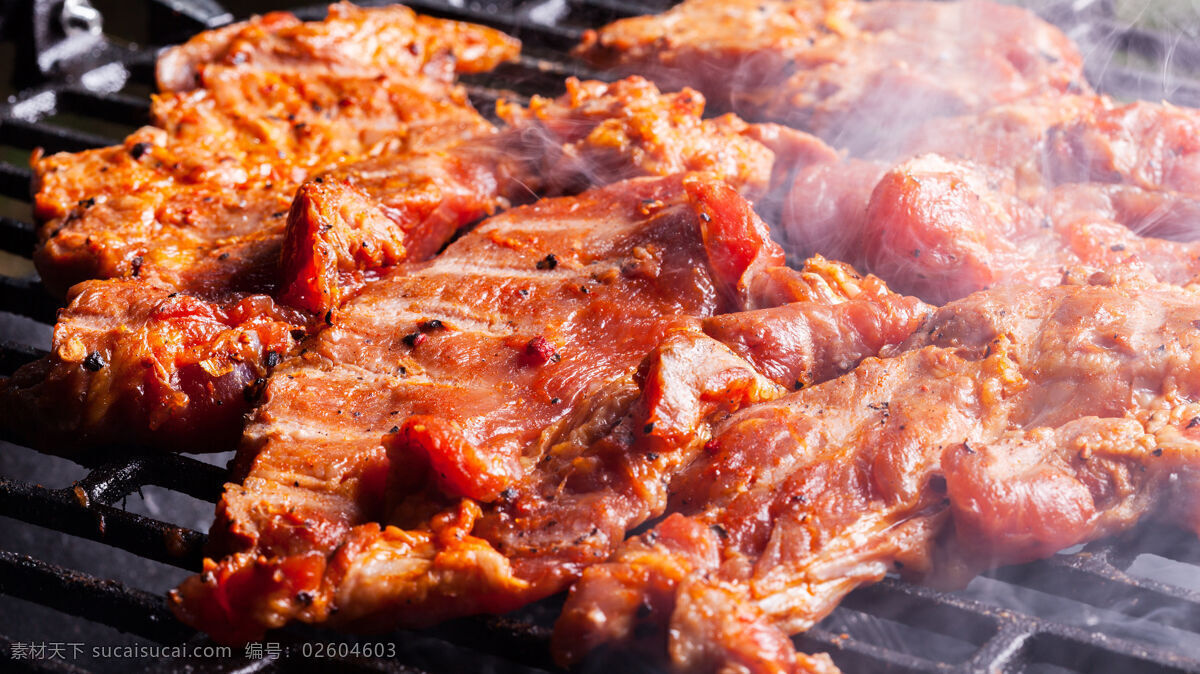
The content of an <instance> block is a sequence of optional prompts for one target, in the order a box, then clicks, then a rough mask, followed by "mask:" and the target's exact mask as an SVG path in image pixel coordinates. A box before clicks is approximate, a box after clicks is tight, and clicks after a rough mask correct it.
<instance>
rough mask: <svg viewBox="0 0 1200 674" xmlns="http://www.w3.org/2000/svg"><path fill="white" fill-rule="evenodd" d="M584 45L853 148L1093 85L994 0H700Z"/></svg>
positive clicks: (633, 68) (598, 60)
mask: <svg viewBox="0 0 1200 674" xmlns="http://www.w3.org/2000/svg"><path fill="white" fill-rule="evenodd" d="M578 53H579V54H580V55H581V56H582V57H583V58H585V59H587V60H588V61H590V62H591V63H593V64H594V65H598V66H601V67H609V68H614V69H616V70H618V71H621V72H638V73H641V74H644V75H646V76H648V77H650V78H651V79H653V80H655V81H657V82H658V83H659V84H660V85H662V86H664V87H667V88H679V87H682V86H691V87H694V88H696V89H698V90H699V91H700V92H702V93H703V94H704V95H705V96H707V97H708V98H709V100H711V101H712V102H713V103H714V104H715V105H718V106H720V107H722V108H724V109H728V110H731V111H733V112H736V113H738V114H739V115H741V116H742V117H744V118H746V119H748V120H750V121H771V122H779V123H782V124H787V125H789V126H794V127H796V128H799V129H804V130H806V131H810V132H812V133H815V134H816V135H818V136H820V137H821V138H823V139H825V140H826V141H827V142H829V143H831V144H832V145H834V146H836V147H842V148H847V149H849V150H850V151H851V153H853V154H859V153H866V152H871V151H874V150H876V149H877V148H878V146H880V145H885V146H893V147H894V146H897V145H899V144H902V142H903V139H904V137H905V136H906V134H907V133H908V132H909V131H911V130H913V129H914V128H916V127H917V126H919V125H921V124H923V123H924V122H925V121H926V120H927V119H929V118H930V117H945V116H953V115H961V114H964V113H967V112H977V111H981V110H985V109H987V108H989V107H992V106H994V105H997V104H1001V103H1006V102H1011V101H1015V100H1019V99H1023V98H1027V97H1031V96H1037V95H1042V94H1051V93H1065V92H1069V91H1084V90H1087V88H1088V87H1087V84H1086V81H1085V79H1084V77H1083V73H1082V67H1081V66H1082V59H1081V57H1080V55H1079V53H1078V51H1077V49H1076V48H1075V46H1074V45H1073V44H1072V43H1071V42H1070V40H1068V39H1067V37H1066V36H1065V35H1063V34H1062V33H1061V32H1060V31H1059V30H1058V29H1057V28H1055V27H1053V26H1051V25H1050V24H1048V23H1046V22H1044V21H1042V20H1040V19H1038V18H1037V17H1036V16H1034V15H1033V14H1032V13H1031V12H1028V11H1026V10H1023V9H1019V8H1014V7H1008V6H1004V5H999V4H995V3H990V2H974V1H968V2H953V3H931V2H905V1H886V2H847V1H837V0H834V1H821V0H790V1H780V0H773V1H768V2H758V1H757V0H753V1H751V0H739V1H737V2H725V1H723V0H689V1H688V2H684V3H682V4H680V5H678V6H676V7H674V8H672V9H670V10H668V11H667V12H664V13H663V14H660V15H657V16H645V17H636V18H631V19H623V20H620V21H617V22H615V23H613V24H610V25H609V26H606V27H604V28H602V29H600V30H599V31H590V32H588V33H587V34H585V37H584V41H583V43H582V44H581V45H580V47H579V49H578Z"/></svg>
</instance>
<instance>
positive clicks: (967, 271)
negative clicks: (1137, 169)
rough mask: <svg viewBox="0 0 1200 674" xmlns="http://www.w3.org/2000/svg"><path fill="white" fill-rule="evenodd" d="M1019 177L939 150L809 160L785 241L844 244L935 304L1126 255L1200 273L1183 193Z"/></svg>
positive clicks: (847, 251) (843, 250)
mask: <svg viewBox="0 0 1200 674" xmlns="http://www.w3.org/2000/svg"><path fill="white" fill-rule="evenodd" d="M1019 181H1020V175H1019V172H1013V171H1011V170H1010V169H1009V168H1006V167H995V166H986V165H982V164H977V163H974V162H970V161H962V160H950V159H947V158H945V157H942V156H939V155H921V156H918V157H915V158H913V159H910V160H908V161H904V162H901V163H899V164H897V165H895V166H893V167H892V168H890V169H886V170H885V169H883V168H882V167H881V164H879V163H874V162H870V163H868V162H861V161H853V160H852V161H851V162H848V163H846V164H843V165H827V166H817V167H813V168H810V169H809V170H807V171H805V172H802V173H801V174H800V176H799V177H798V178H797V181H796V183H795V184H794V185H793V191H792V194H791V196H790V208H789V209H788V211H787V218H788V219H787V220H786V222H785V227H786V230H787V232H788V235H787V241H788V245H789V248H791V249H792V250H796V251H799V252H805V251H807V250H809V249H812V248H815V249H818V250H830V251H831V252H832V253H835V254H841V255H842V256H843V257H845V258H846V259H848V260H849V261H850V262H852V263H853V264H855V265H856V266H858V267H859V268H861V269H864V270H866V271H869V272H871V273H873V274H877V275H879V276H880V277H881V278H882V279H883V280H885V281H886V282H887V283H888V284H889V285H890V286H892V287H894V288H896V289H897V290H899V291H901V292H904V293H912V294H914V295H917V296H919V297H921V298H923V299H925V300H926V301H929V302H934V303H942V302H946V301H948V300H953V299H957V298H960V297H963V296H965V295H967V294H969V293H971V292H975V291H977V290H982V289H985V288H989V287H992V286H995V285H999V284H1008V283H1022V284H1034V285H1042V286H1053V285H1055V284H1057V283H1058V282H1059V280H1060V279H1061V277H1062V275H1063V273H1064V272H1067V271H1069V270H1073V269H1077V268H1084V269H1087V270H1091V271H1095V270H1100V269H1107V268H1111V267H1114V266H1133V267H1139V268H1143V269H1146V270H1148V271H1150V272H1151V273H1153V274H1154V275H1155V276H1156V277H1157V278H1158V279H1159V280H1161V281H1165V282H1170V283H1184V282H1187V281H1188V280H1190V279H1191V278H1192V277H1193V276H1195V275H1196V273H1197V272H1200V243H1198V242H1197V241H1195V238H1196V237H1195V233H1194V232H1193V231H1191V230H1193V229H1194V227H1192V226H1191V225H1190V223H1191V222H1192V221H1191V217H1192V215H1193V214H1194V213H1195V212H1196V210H1195V204H1194V203H1193V201H1192V200H1191V199H1190V198H1188V197H1186V196H1184V195H1180V194H1178V193H1173V192H1154V191H1148V190H1144V189H1142V188H1140V187H1135V186H1131V185H1105V184H1095V183H1088V184H1067V185H1062V186H1059V187H1053V186H1044V185H1038V186H1036V187H1034V186H1031V185H1025V186H1021V185H1019ZM868 190H869V196H864V195H867V194H868ZM815 200H824V202H821V201H815Z"/></svg>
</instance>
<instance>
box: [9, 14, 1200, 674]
mask: <svg viewBox="0 0 1200 674" xmlns="http://www.w3.org/2000/svg"><path fill="white" fill-rule="evenodd" d="M470 2H471V0H468V4H465V5H463V4H462V3H461V2H453V1H451V2H448V3H446V4H442V3H440V2H437V1H436V0H414V1H411V2H410V3H409V4H410V5H412V6H413V7H414V8H415V9H417V10H418V11H422V12H425V13H429V14H433V15H437V16H442V17H447V18H453V19H461V20H468V21H475V22H479V23H484V24H488V25H492V26H495V27H498V28H501V29H504V30H506V31H508V32H510V33H513V34H515V35H517V36H518V37H520V38H521V39H522V40H523V41H524V42H525V44H526V50H525V53H526V56H524V57H523V58H522V60H521V61H520V62H519V63H517V64H512V65H507V66H505V67H503V68H501V69H500V70H499V71H497V72H495V73H492V74H488V75H480V76H473V77H468V78H466V80H465V81H466V84H467V86H468V88H469V91H470V94H471V96H472V98H473V100H474V101H475V103H476V104H477V106H478V107H479V108H480V109H481V110H489V109H491V106H492V104H493V103H494V101H495V100H496V99H497V98H499V97H501V96H505V97H509V98H514V97H515V98H518V99H520V98H523V97H525V96H527V95H529V94H531V93H533V92H541V93H557V92H558V91H560V90H561V88H562V79H563V78H564V77H565V76H567V75H579V76H583V77H588V76H594V73H591V72H589V71H588V70H587V69H586V68H584V67H582V66H580V65H579V64H576V63H572V62H571V61H570V60H569V57H568V56H567V55H566V53H565V52H566V50H567V49H569V48H570V47H572V46H573V45H574V44H576V42H577V41H578V39H579V36H580V34H581V32H582V30H583V29H584V28H585V27H588V26H595V25H599V24H601V23H604V22H607V21H611V20H613V19H616V18H620V17H623V16H632V15H637V14H642V13H647V12H652V11H658V10H661V9H663V8H664V7H665V6H667V5H669V4H670V0H642V2H636V3H635V2H626V1H625V0H497V1H496V2H493V3H489V4H487V5H483V4H470ZM165 4H166V5H167V6H168V8H175V9H178V8H179V7H183V8H185V9H186V8H187V7H188V6H189V3H188V2H186V1H184V0H170V1H169V2H167V3H165ZM197 5H198V6H200V5H203V7H201V8H200V9H197V11H196V12H195V14H196V16H198V17H201V19H197V20H196V21H194V22H193V23H196V24H197V25H199V24H200V23H202V22H203V20H208V19H203V17H206V16H207V17H209V19H211V18H212V17H215V16H219V12H218V10H219V9H220V8H219V7H210V5H212V3H211V2H207V1H206V2H203V3H197ZM201 9H202V10H204V11H201ZM1041 10H1042V11H1043V13H1044V14H1045V15H1046V16H1047V17H1048V18H1050V19H1051V20H1053V21H1055V22H1056V23H1058V24H1059V25H1061V26H1063V27H1064V28H1065V29H1067V30H1068V32H1069V33H1070V34H1071V35H1072V37H1074V38H1075V39H1076V40H1077V41H1079V42H1080V43H1081V44H1082V45H1083V47H1084V51H1085V53H1086V54H1087V64H1088V65H1087V69H1088V74H1089V77H1091V78H1092V80H1093V82H1095V83H1096V84H1097V85H1098V86H1099V87H1100V88H1101V89H1103V90H1106V91H1108V92H1110V93H1112V94H1114V95H1117V96H1120V97H1125V98H1151V99H1159V98H1167V99H1169V100H1173V101H1175V102H1178V103H1181V104H1188V105H1200V80H1195V79H1191V78H1189V77H1188V76H1187V74H1188V73H1197V74H1200V46H1197V45H1191V44H1187V43H1183V42H1181V41H1180V40H1178V39H1176V37H1175V36H1170V35H1165V34H1161V33H1155V32H1152V31H1148V30H1142V29H1132V28H1128V27H1125V26H1123V25H1121V24H1120V23H1118V22H1117V20H1116V19H1115V18H1114V16H1115V14H1114V12H1113V10H1114V7H1113V3H1112V2H1111V1H1110V0H1093V1H1090V2H1089V1H1088V0H1083V1H1080V0H1074V1H1073V2H1048V3H1043V6H1042V7H1041ZM205 12H207V14H206V13H205ZM214 12H216V13H214ZM298 13H299V14H301V15H302V16H304V17H305V18H316V17H318V16H319V15H320V13H321V9H320V8H316V7H314V8H306V9H303V10H300V11H299V12H298ZM151 14H152V19H153V17H154V16H155V15H154V13H153V12H152V13H151ZM160 20H161V19H160ZM103 53H104V54H106V55H107V56H108V57H110V58H116V59H118V61H117V62H118V63H119V65H118V66H116V67H115V68H113V67H111V66H110V67H109V68H108V69H107V70H105V68H99V69H98V70H100V71H105V73H102V75H103V76H100V77H92V80H91V81H90V82H89V80H88V77H89V75H86V74H85V75H84V76H83V78H82V79H81V80H79V81H78V82H77V83H67V84H64V83H61V82H58V83H54V82H51V83H48V84H41V85H39V86H37V87H35V88H32V89H28V90H26V91H24V92H22V93H21V94H19V95H18V96H16V97H14V98H13V99H11V100H10V103H9V104H7V105H4V106H0V146H8V147H11V148H14V149H15V150H17V151H21V152H25V151H28V150H31V149H33V148H34V147H37V146H41V147H44V148H46V149H47V151H51V152H53V151H61V150H68V151H74V150H80V149H84V148H88V147H95V146H98V145H106V144H110V143H113V142H117V141H119V138H116V137H113V138H109V137H104V136H100V135H96V134H95V133H92V132H89V131H85V130H81V129H79V128H72V127H71V126H69V125H67V124H66V123H65V122H62V123H60V118H61V119H66V117H65V116H64V115H67V116H69V115H77V116H82V117H84V118H85V120H91V121H93V122H94V121H100V122H106V123H110V124H116V125H120V126H123V127H128V128H132V127H135V126H137V125H139V124H142V123H144V122H145V120H146V119H147V113H148V103H147V102H146V101H145V100H144V97H140V96H135V95H132V94H128V93H122V87H124V88H125V89H137V88H139V87H140V88H141V89H143V90H144V89H145V88H148V87H151V86H152V85H153V56H154V53H153V51H152V50H150V49H133V48H130V49H126V50H116V51H112V50H108V51H104V52H103ZM114 54H115V56H113V55H114ZM1168 56H1169V57H1170V60H1171V63H1173V64H1174V65H1173V66H1172V67H1173V69H1171V70H1169V69H1168V68H1167V67H1165V66H1164V67H1163V68H1162V69H1160V70H1154V71H1152V70H1146V69H1140V70H1139V69H1138V68H1137V67H1135V65H1122V64H1123V63H1132V64H1136V63H1137V62H1138V61H1137V60H1138V58H1141V59H1143V60H1146V61H1149V62H1151V63H1156V64H1161V63H1165V62H1166V59H1167V57H1168ZM93 65H94V66H103V65H105V64H103V63H95V64H93ZM1168 70H1169V72H1168ZM93 72H95V71H93ZM84 126H86V125H84ZM2 149H3V148H2V147H0V150H2ZM21 152H13V153H8V154H0V250H2V251H4V252H6V253H11V254H13V255H16V256H20V257H23V258H27V257H28V256H29V254H30V251H31V250H32V248H33V245H34V241H35V236H34V229H33V226H32V225H31V224H29V222H28V220H29V215H28V206H27V203H28V200H29V194H30V180H31V174H30V171H29V170H28V169H27V168H25V167H24V166H20V165H17V164H13V163H6V162H5V161H4V158H6V157H14V156H18V155H19V154H21ZM6 204H8V206H6ZM12 204H17V205H16V206H12V207H11V208H9V206H11V205H12ZM9 211H12V212H9ZM18 211H19V212H18ZM3 261H4V260H3V259H0V263H3ZM56 308H57V307H56V305H55V303H54V301H53V300H51V299H50V298H49V297H48V296H47V295H46V294H45V293H44V291H43V290H42V289H41V287H40V285H39V283H38V281H37V279H36V277H33V276H26V277H21V276H13V275H0V312H2V313H0V330H3V329H4V328H5V327H6V326H8V325H16V324H26V323H28V321H24V319H30V320H32V321H35V322H38V323H43V324H48V323H53V321H54V316H55V311H56ZM45 330H46V328H45V327H42V328H40V332H38V334H41V335H44V334H45ZM12 332H15V331H8V332H0V335H7V334H10V333H12ZM35 332H37V331H36V330H35ZM34 341H36V340H31V339H28V338H27V339H25V340H24V341H23V342H11V341H6V342H0V374H10V373H11V372H12V371H13V370H15V369H16V368H17V367H18V366H19V365H20V364H22V363H25V362H28V361H30V360H32V359H34V358H36V357H38V356H40V355H42V353H44V352H43V351H41V350H40V349H39V348H38V347H36V346H32V345H31V344H32V343H33V342H34ZM12 451H19V450H13V448H11V446H10V447H0V452H3V453H0V515H4V516H5V517H7V518H10V519H11V520H17V521H20V522H23V523H26V524H28V525H33V526H34V527H37V528H43V529H46V530H49V531H53V532H58V533H60V534H63V535H66V536H70V537H72V539H71V540H74V539H84V540H89V541H96V542H99V543H101V544H103V545H104V546H109V547H111V548H116V549H119V550H124V551H127V552H129V553H132V554H133V555H135V556H136V557H138V558H141V559H144V560H152V561H154V562H160V563H162V564H164V565H166V566H167V567H173V568H176V569H181V570H188V571H191V570H195V569H197V568H198V567H199V563H200V560H201V557H202V555H201V550H202V548H203V545H204V542H205V538H206V537H205V535H204V534H203V533H200V532H199V531H196V530H195V529H193V528H190V527H186V526H178V525H176V524H172V523H170V522H167V521H163V519H161V518H159V517H155V516H150V515H146V514H138V513H137V512H134V511H131V510H129V509H127V507H126V506H127V505H128V504H127V503H126V500H127V499H128V498H129V497H131V496H133V495H135V494H141V493H142V492H143V489H150V488H160V489H165V490H167V491H168V492H170V493H172V494H176V495H184V496H186V497H192V498H195V499H199V500H200V501H202V502H204V504H205V505H204V507H205V508H207V509H208V511H209V512H210V513H211V504H212V503H214V502H215V501H216V500H217V498H218V497H219V494H220V489H221V485H222V483H223V482H224V480H225V471H224V470H223V469H222V468H220V467H218V466H215V465H212V464H209V463H205V462H202V461H199V460H196V459H193V458H189V457H186V456H173V455H172V456H160V455H155V456H139V455H136V454H132V455H120V454H114V453H112V452H106V453H104V455H103V456H101V455H100V454H98V453H97V454H96V455H94V456H85V457H78V458H76V459H75V461H76V462H78V463H79V464H80V465H81V466H82V467H83V469H84V475H83V477H82V478H81V479H79V480H77V481H76V482H75V483H74V484H72V485H70V486H67V487H63V488H58V489H55V488H48V487H44V486H41V485H38V484H34V483H32V482H29V481H22V480H18V479H12V478H9V477H7V474H8V470H9V469H10V468H11V461H10V460H9V458H8V456H7V455H9V454H11V453H12ZM34 458H35V459H42V458H43V457H34ZM44 460H46V461H52V460H51V459H44ZM2 524H4V522H2V521H0V525H2ZM7 544H8V543H7V539H6V543H5V545H7ZM43 552H44V551H43ZM1147 560H1149V561H1147ZM1198 562H1200V543H1197V542H1196V541H1195V538H1194V536H1192V535H1191V534H1188V533H1184V532H1180V531H1176V530H1164V529H1161V528H1158V527H1155V526H1153V525H1151V526H1146V527H1143V528H1141V529H1139V530H1138V531H1136V532H1134V533H1133V534H1130V535H1128V536H1126V537H1124V538H1123V539H1121V540H1117V541H1105V542H1100V543H1096V544H1093V545H1090V546H1088V547H1086V548H1084V549H1082V550H1079V551H1076V552H1074V553H1073V554H1063V555H1058V556H1055V557H1054V558H1052V559H1050V560H1046V561H1042V562H1038V563H1034V564H1029V565H1024V566H1020V567H1009V568H1004V569H1000V570H997V571H995V572H992V573H991V574H988V575H987V576H986V577H985V578H983V579H980V580H977V581H976V582H974V583H972V585H971V586H970V587H969V588H968V589H967V591H965V592H961V593H945V592H939V591H936V590H932V589H928V588H923V587H916V586H912V585H908V584H905V583H903V582H900V581H898V580H895V579H891V578H889V579H887V580H885V581H884V582H882V583H879V584H877V585H874V586H871V587H868V588H865V589H862V590H859V591H857V592H855V593H853V594H851V595H850V596H849V597H848V598H847V599H846V601H845V602H844V603H843V605H842V606H841V607H840V608H839V609H837V610H836V611H835V612H834V614H833V615H831V616H830V617H829V618H828V619H826V620H825V621H823V622H822V623H821V624H820V625H818V626H817V627H816V628H815V629H813V630H810V631H809V632H807V633H805V634H803V635H801V636H799V637H798V638H797V643H798V644H800V646H801V647H802V648H804V649H806V650H810V651H817V650H821V651H830V652H831V653H832V654H833V656H834V659H835V661H837V662H838V664H839V665H841V666H842V667H844V668H845V669H847V671H872V672H884V671H886V672H976V671H996V672H1007V671H1018V670H1020V671H1046V672H1054V671H1065V670H1078V671H1138V672H1170V671H1200V591H1197V589H1200V585H1198V586H1197V589H1189V588H1187V587H1182V586H1180V584H1179V583H1180V581H1179V580H1178V579H1179V578H1180V575H1179V574H1178V573H1176V575H1175V576H1171V578H1173V579H1174V580H1173V582H1174V583H1175V584H1169V583H1167V582H1162V581H1161V580H1151V579H1148V578H1146V577H1145V576H1147V575H1150V576H1156V574H1147V573H1141V572H1140V571H1139V570H1141V569H1143V567H1146V566H1147V565H1148V564H1151V563H1158V564H1159V565H1160V566H1161V565H1162V564H1166V565H1168V566H1170V565H1171V564H1175V565H1187V566H1183V567H1179V568H1183V569H1185V572H1184V573H1185V574H1186V573H1187V570H1190V572H1191V573H1193V574H1194V573H1195V571H1196V569H1195V567H1194V566H1192V564H1196V563H1198ZM1151 565H1152V564H1151ZM1135 571H1139V572H1138V573H1135ZM1157 576H1158V577H1161V574H1157ZM0 594H3V595H7V596H8V597H12V598H16V599H21V600H25V601H28V602H31V603H34V604H38V605H40V606H43V607H47V608H50V609H53V610H55V611H57V612H60V613H62V614H67V615H69V616H76V617H79V618H82V619H85V620H86V621H90V622H93V623H99V624H102V625H107V626H109V627H112V628H115V629H116V630H119V631H122V632H125V633H128V634H130V635H134V640H135V642H137V643H149V644H162V645H180V644H190V645H202V644H207V643H208V642H207V641H206V640H205V638H204V637H203V636H202V635H198V634H196V633H194V632H192V631H190V630H189V629H187V628H186V627H184V626H182V625H180V624H179V623H177V622H176V621H175V620H174V619H173V617H172V616H171V615H170V613H169V611H168V610H167V609H166V606H165V604H164V602H163V598H162V596H161V594H158V593H153V592H148V591H144V590H140V589H137V588H135V587H132V586H131V585H127V584H124V583H121V582H118V581H114V580H106V579H104V578H102V577H99V576H96V575H89V574H86V573H82V572H80V571H77V570H75V569H73V568H69V567H67V566H62V565H57V564H53V563H50V562H48V561H43V560H42V559H41V555H40V553H39V556H30V555H27V554H22V553H18V552H13V551H0ZM558 601H561V599H559V600H551V601H548V602H543V603H541V604H538V605H534V606H532V607H530V608H528V609H526V610H523V611H521V612H520V613H519V614H517V615H514V616H509V617H503V618H495V617H490V618H482V617H481V618H468V619H462V620H458V621H453V622H451V623H449V624H446V625H442V626H440V627H438V628H435V629H431V630H427V631H421V632H403V633H398V634H395V635H390V636H389V637H388V640H389V641H394V642H396V643H397V644H399V646H400V648H399V655H398V657H396V658H389V659H371V658H340V659H339V660H338V662H337V663H336V664H337V665H339V666H341V667H343V668H348V669H351V670H363V671H402V672H413V671H420V670H421V669H425V670H430V669H439V668H441V669H447V668H453V667H452V666H451V665H447V664H446V663H447V662H460V663H461V662H467V663H470V669H473V670H482V669H489V670H493V671H521V670H526V669H527V668H532V669H535V670H550V671H554V670H555V668H554V666H553V664H552V663H551V662H550V661H549V658H548V653H547V651H548V649H547V644H548V639H549V624H550V621H551V620H552V619H553V616H554V615H555V613H556V608H557V606H556V602H558ZM1045 606H1054V607H1057V608H1054V609H1052V610H1048V611H1046V610H1042V609H1043V607H1045ZM1112 616H1116V617H1115V618H1113V617H1112ZM1181 634H1182V635H1185V636H1186V635H1189V634H1190V635H1191V637H1190V638H1191V641H1190V643H1189V642H1188V640H1187V639H1183V638H1179V635H1181ZM25 637H26V635H24V634H13V635H7V636H6V635H0V658H3V659H6V660H8V663H9V664H10V665H14V666H17V667H19V668H23V669H35V670H41V671H80V670H79V668H78V665H79V664H80V663H77V662H74V661H72V660H68V659H58V658H50V659H39V660H28V659H25V658H21V657H20V656H19V653H18V646H19V645H20V644H21V643H23V639H24V641H28V639H27V638H25ZM272 638H273V639H277V640H278V642H279V643H280V644H281V648H282V649H283V652H284V653H285V654H291V655H300V654H302V650H301V648H302V644H305V643H313V642H332V643H341V644H349V643H354V640H353V638H350V637H342V636H338V635H333V634H330V633H327V632H323V631H318V630H313V629H310V628H303V627H297V628H288V629H285V630H283V631H282V632H281V633H280V634H279V635H277V636H272ZM430 652H437V653H440V654H442V655H439V656H437V657H431V656H430V655H429V653H430ZM445 653H449V655H445ZM489 656H498V657H497V658H491V657H489ZM614 657H615V656H614ZM453 658H466V659H465V660H462V659H460V660H457V661H456V660H454V659H453ZM304 662H305V661H304V660H303V659H301V658H299V657H292V658H289V657H283V658H281V659H264V660H259V659H250V658H247V657H243V653H242V652H240V651H237V652H234V653H233V657H229V658H217V659H209V660H204V659H201V660H195V659H172V658H169V657H164V658H159V659H155V660H153V661H151V662H150V663H149V664H150V666H151V669H161V670H164V671H175V670H179V669H187V670H189V671H197V672H209V671H212V672H223V671H234V670H237V671H258V670H277V669H294V668H296V667H297V666H303V663H304ZM431 663H432V664H431ZM83 664H86V665H88V666H89V667H90V666H97V667H100V668H103V667H102V663H83ZM329 664H335V663H329ZM631 665H632V668H633V669H635V670H636V669H638V667H637V664H636V663H631ZM592 666H593V667H596V668H597V669H598V668H599V667H601V666H603V665H598V664H596V663H593V665H592ZM643 667H644V665H643ZM458 669H462V667H458Z"/></svg>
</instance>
